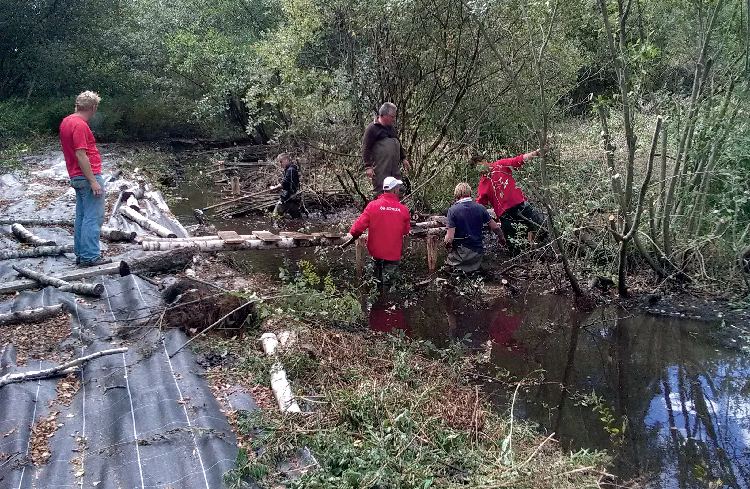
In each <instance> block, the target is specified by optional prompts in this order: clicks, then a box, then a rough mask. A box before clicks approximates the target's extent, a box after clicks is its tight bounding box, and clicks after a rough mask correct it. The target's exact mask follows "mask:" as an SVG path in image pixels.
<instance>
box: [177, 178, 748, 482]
mask: <svg viewBox="0 0 750 489" xmlns="http://www.w3.org/2000/svg"><path fill="white" fill-rule="evenodd" d="M171 197H172V202H173V204H172V210H173V212H174V213H175V215H176V216H177V217H178V218H179V219H180V220H181V221H182V222H183V224H185V225H189V224H194V222H195V221H194V218H193V213H192V210H193V209H194V208H201V207H206V206H207V205H210V204H212V203H214V202H218V201H219V198H220V196H219V194H218V193H216V192H214V191H213V190H212V189H208V190H207V189H206V188H205V187H202V186H201V185H200V184H197V183H194V182H191V181H190V180H189V179H188V181H187V182H185V183H184V184H182V185H181V186H180V188H179V189H175V193H174V194H172V196H171ZM175 197H177V198H179V199H183V200H175ZM356 216H357V214H356V213H355V212H353V211H347V212H342V213H339V214H337V215H334V216H320V215H312V216H311V217H310V218H309V219H306V220H304V221H294V220H291V219H283V220H273V219H269V218H266V217H248V218H246V219H234V220H231V221H225V220H221V219H217V220H214V221H212V222H213V224H215V225H216V227H217V229H219V230H235V231H237V232H238V233H242V232H245V231H247V232H250V231H252V230H269V231H279V230H295V231H296V230H301V229H304V230H305V231H307V232H310V231H316V230H323V229H327V230H331V227H332V226H336V225H338V226H339V228H338V229H337V230H338V231H342V232H346V231H347V230H348V229H345V228H348V225H349V224H351V222H352V220H353V219H354V218H356ZM236 255H237V256H236V257H235V261H239V262H241V263H243V264H245V265H246V268H247V269H248V270H250V271H254V272H262V273H268V274H270V275H275V274H276V273H278V268H279V267H285V266H293V265H294V263H295V262H296V261H297V260H299V259H307V260H315V262H316V263H319V264H320V267H321V269H323V270H324V271H328V270H331V271H332V272H333V273H332V275H333V276H334V277H335V278H336V279H337V280H338V281H341V282H343V281H352V280H353V267H354V263H353V262H354V252H353V249H351V248H350V249H349V250H347V251H346V252H345V253H343V254H342V253H341V252H337V251H334V250H331V249H325V250H324V249H320V250H317V251H316V250H315V249H312V248H299V249H296V250H288V251H276V250H273V251H260V252H244V253H243V252H238V253H236ZM404 256H405V259H404V260H402V269H403V270H405V272H404V273H405V274H406V275H407V276H409V278H410V279H411V280H414V281H417V280H421V279H422V278H424V277H425V276H426V274H427V271H426V264H425V257H424V244H423V241H422V240H418V239H415V240H409V239H408V238H407V243H406V246H405V253H404ZM442 258H443V257H441V260H442ZM347 277H348V278H347ZM473 297H474V294H472V293H471V291H468V292H466V293H465V294H464V295H460V294H455V293H451V294H448V293H447V292H434V291H433V292H425V291H423V292H421V293H418V294H416V295H414V294H413V295H411V296H410V297H408V298H404V297H399V296H394V295H390V296H389V295H386V296H384V297H381V298H380V299H378V300H375V301H374V302H370V303H367V306H366V307H367V309H368V322H369V325H370V328H371V329H373V330H379V331H391V330H393V329H396V330H402V331H403V332H404V334H406V335H407V336H410V337H412V338H419V339H424V340H429V341H431V342H433V343H434V344H435V345H437V346H445V345H447V344H449V342H450V341H456V340H464V341H465V342H466V344H467V346H468V347H469V348H470V349H472V350H474V352H475V353H476V354H480V355H483V356H484V358H485V359H486V363H485V364H484V369H483V371H482V372H481V376H480V378H479V381H480V383H483V384H484V385H483V388H484V389H485V391H487V392H489V393H490V394H491V396H492V398H493V399H494V400H495V401H496V402H497V405H498V406H501V407H503V408H507V407H508V406H509V405H510V403H511V399H512V394H513V392H508V390H507V388H506V387H504V386H505V385H507V384H506V383H505V381H521V382H522V388H521V389H520V390H519V392H518V396H517V399H516V401H515V404H514V406H513V407H514V411H513V412H514V416H516V417H518V418H522V419H527V420H531V421H533V422H535V423H538V424H539V426H540V429H541V430H542V432H544V433H546V434H551V433H555V439H557V440H559V441H560V444H561V448H562V449H564V450H566V451H573V452H575V451H578V450H582V449H584V450H593V449H603V450H607V451H608V452H609V453H610V454H611V455H612V456H613V459H614V460H613V466H612V467H611V469H610V472H611V473H612V474H614V475H617V476H618V477H620V478H621V479H620V480H621V482H624V481H628V480H630V479H634V478H638V479H639V481H640V482H641V484H640V485H639V487H654V488H665V489H666V488H670V489H671V488H676V489H682V488H708V487H730V488H750V416H749V415H750V402H748V401H749V400H750V360H749V359H748V357H747V356H746V355H745V354H743V353H742V352H740V351H739V350H737V349H732V348H727V347H725V346H722V345H719V344H717V343H716V342H714V341H713V340H712V338H713V336H712V334H711V333H712V332H714V331H716V330H717V329H718V328H720V327H721V320H720V319H716V320H713V321H694V320H686V319H680V318H672V317H664V316H653V315H648V314H645V313H644V312H641V311H638V310H630V311H626V310H623V309H620V308H616V307H604V308H599V309H596V310H594V311H593V312H590V313H585V314H583V313H579V312H577V311H576V310H574V309H573V308H572V307H571V300H570V298H569V297H563V296H557V295H554V294H549V293H543V292H541V291H535V290H526V291H522V292H521V293H520V294H518V295H517V296H514V297H512V298H496V299H493V300H491V301H490V302H489V303H484V302H482V301H479V304H480V305H477V300H475V298H473ZM363 300H366V299H363ZM623 425H624V426H625V430H624V432H623V431H622V428H623ZM719 481H720V482H719ZM717 484H718V485H717Z"/></svg>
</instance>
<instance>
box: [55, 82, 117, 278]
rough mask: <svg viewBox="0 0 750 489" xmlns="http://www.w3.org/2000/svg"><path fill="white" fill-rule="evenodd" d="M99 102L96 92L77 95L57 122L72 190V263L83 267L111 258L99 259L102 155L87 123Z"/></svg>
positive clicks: (102, 194) (102, 189) (102, 193)
mask: <svg viewBox="0 0 750 489" xmlns="http://www.w3.org/2000/svg"><path fill="white" fill-rule="evenodd" d="M100 101H101V97H99V94H97V93H95V92H92V91H89V90H87V91H85V92H82V93H80V94H78V96H77V97H76V106H75V112H73V113H72V114H71V115H69V116H68V117H66V118H65V119H63V120H62V123H60V143H61V144H62V150H63V155H64V156H65V166H66V167H67V169H68V176H70V186H71V187H73V188H74V189H75V191H76V220H75V226H74V231H73V248H74V251H75V254H76V263H77V264H78V265H80V266H84V267H90V266H95V265H101V264H104V263H110V262H111V261H112V260H110V259H109V258H102V256H101V251H100V250H99V234H100V233H101V229H102V224H103V223H104V180H103V179H102V176H101V173H102V157H101V156H100V155H99V150H98V149H97V148H96V140H95V139H94V134H93V133H92V132H91V129H90V128H89V125H88V122H89V121H90V120H91V118H92V117H94V114H95V113H96V109H97V107H98V106H99V102H100Z"/></svg>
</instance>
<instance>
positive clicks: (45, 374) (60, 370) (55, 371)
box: [0, 348, 128, 387]
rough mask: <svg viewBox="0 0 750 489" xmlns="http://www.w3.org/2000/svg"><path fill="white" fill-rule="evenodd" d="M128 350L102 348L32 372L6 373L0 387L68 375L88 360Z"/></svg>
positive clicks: (1, 379)
mask: <svg viewBox="0 0 750 489" xmlns="http://www.w3.org/2000/svg"><path fill="white" fill-rule="evenodd" d="M126 351H128V349H127V348H113V349H111V350H102V351H98V352H96V353H92V354H91V355H86V356H85V357H80V358H76V359H75V360H71V361H69V362H65V363H62V364H60V365H58V366H57V367H52V368H48V369H45V370H33V371H31V372H22V373H15V374H6V375H3V376H2V377H0V387H3V386H5V385H7V384H12V383H14V382H23V381H26V380H39V379H47V378H49V377H56V376H58V375H67V374H69V373H72V372H76V371H77V370H78V367H79V366H80V365H83V364H84V363H86V362H90V361H91V360H94V359H95V358H99V357H103V356H105V355H114V354H116V353H125V352H126Z"/></svg>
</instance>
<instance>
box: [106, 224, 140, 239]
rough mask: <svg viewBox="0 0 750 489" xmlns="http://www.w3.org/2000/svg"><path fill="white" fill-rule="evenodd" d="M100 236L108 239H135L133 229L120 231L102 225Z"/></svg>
mask: <svg viewBox="0 0 750 489" xmlns="http://www.w3.org/2000/svg"><path fill="white" fill-rule="evenodd" d="M101 236H102V238H104V239H106V240H108V241H128V242H131V243H132V242H133V241H135V237H136V233H135V231H120V230H119V229H115V228H110V227H107V226H102V232H101Z"/></svg>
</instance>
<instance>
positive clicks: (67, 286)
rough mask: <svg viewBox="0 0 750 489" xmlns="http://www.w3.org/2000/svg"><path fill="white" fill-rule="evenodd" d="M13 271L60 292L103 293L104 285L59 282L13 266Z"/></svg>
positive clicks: (38, 273) (56, 279)
mask: <svg viewBox="0 0 750 489" xmlns="http://www.w3.org/2000/svg"><path fill="white" fill-rule="evenodd" d="M13 270H15V271H17V272H18V273H20V274H21V275H23V276H24V277H28V278H30V279H32V280H36V281H37V282H39V283H40V284H42V285H51V286H53V287H56V288H58V289H59V290H60V291H62V292H75V293H76V294H86V295H97V296H98V295H102V292H104V285H102V284H85V283H82V282H66V281H65V280H60V279H59V278H55V277H50V276H49V275H45V274H43V273H40V272H35V271H34V270H29V269H28V268H21V267H19V266H18V265H13Z"/></svg>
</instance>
